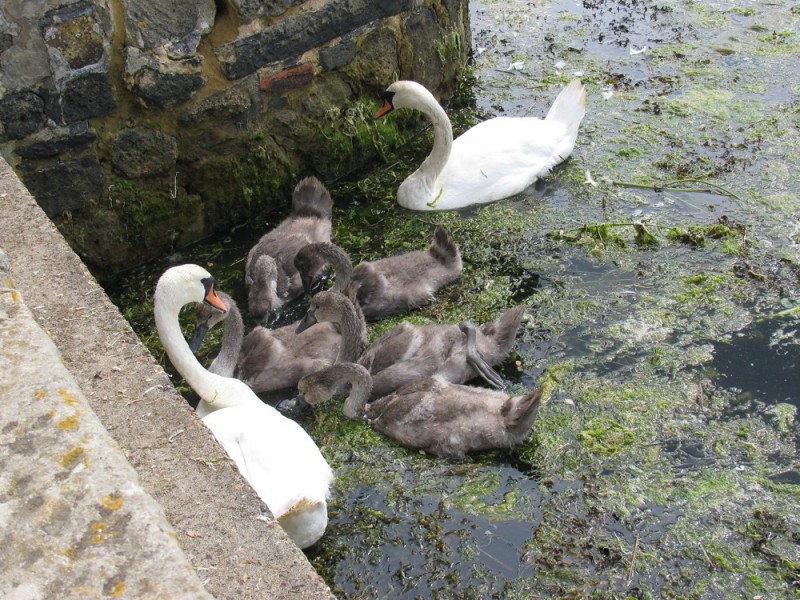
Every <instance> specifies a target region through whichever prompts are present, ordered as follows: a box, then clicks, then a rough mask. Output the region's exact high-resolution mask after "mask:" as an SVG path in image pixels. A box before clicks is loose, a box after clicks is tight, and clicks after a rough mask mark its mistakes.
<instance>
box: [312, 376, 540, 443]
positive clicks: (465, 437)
mask: <svg viewBox="0 0 800 600" xmlns="http://www.w3.org/2000/svg"><path fill="white" fill-rule="evenodd" d="M345 384H350V392H349V393H348V395H347V398H346V399H345V401H344V407H343V412H344V415H345V416H346V417H348V418H349V419H361V418H366V419H367V421H368V422H369V424H370V426H371V427H372V428H373V429H375V430H376V431H380V432H381V433H383V434H384V435H386V436H388V437H390V438H391V439H393V440H395V441H396V442H397V443H399V444H400V445H401V446H405V447H406V448H411V449H415V450H425V451H426V452H429V453H431V454H435V455H437V456H444V457H447V458H453V459H462V458H464V456H465V455H466V454H467V453H469V452H475V451H479V450H491V449H494V448H510V447H512V446H515V445H516V444H520V443H522V442H523V441H525V438H527V437H528V433H529V432H530V429H531V426H532V425H533V422H534V420H535V419H536V413H537V412H538V410H539V404H540V402H541V398H542V389H541V388H538V389H536V390H534V391H532V392H529V393H527V394H524V395H521V396H510V395H509V394H506V393H504V392H498V391H495V390H487V389H485V388H478V387H472V386H468V385H460V384H456V383H451V382H449V381H446V380H445V379H444V378H442V377H440V376H434V377H429V378H427V379H422V380H420V381H417V382H414V383H410V384H408V385H405V386H403V387H401V388H400V389H398V390H397V391H395V392H392V393H391V394H389V395H387V396H384V397H382V398H379V399H377V400H375V401H374V402H371V403H369V404H368V403H367V399H368V398H369V396H370V392H371V388H372V380H371V378H370V375H369V371H367V370H366V369H365V368H364V367H362V366H361V365H358V364H354V363H339V364H335V365H333V366H331V367H328V368H327V369H325V370H324V371H320V372H318V373H312V374H311V375H308V376H306V377H304V378H303V379H301V380H300V383H299V384H298V386H297V387H298V390H299V391H300V393H301V394H302V395H303V399H304V400H305V401H306V402H308V403H309V404H311V405H314V404H319V403H320V402H325V401H326V400H328V399H330V398H331V397H332V396H333V395H335V394H336V391H337V390H339V389H342V388H343V387H344V385H345Z"/></svg>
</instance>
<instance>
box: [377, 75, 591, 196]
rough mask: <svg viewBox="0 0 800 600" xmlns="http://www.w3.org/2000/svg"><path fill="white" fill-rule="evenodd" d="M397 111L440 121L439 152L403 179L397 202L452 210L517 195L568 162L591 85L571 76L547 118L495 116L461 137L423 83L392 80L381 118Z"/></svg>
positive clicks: (436, 133) (436, 137)
mask: <svg viewBox="0 0 800 600" xmlns="http://www.w3.org/2000/svg"><path fill="white" fill-rule="evenodd" d="M395 108H414V109H417V110H419V111H421V112H423V113H424V114H425V115H427V116H428V118H430V120H431V121H432V122H433V150H432V151H431V153H430V155H428V157H427V158H426V159H425V160H424V161H423V163H422V165H420V167H419V169H417V170H416V171H415V172H414V173H412V174H411V175H410V176H409V177H408V178H407V179H406V180H405V181H404V182H403V183H401V184H400V187H399V188H398V190H397V201H398V203H399V204H400V206H404V207H406V208H410V209H412V210H447V209H451V208H461V207H464V206H469V205H471V204H482V203H485V202H494V201H495V200H501V199H502V198H508V197H509V196H513V195H514V194H517V193H519V192H521V191H522V190H524V189H525V188H527V187H528V186H529V185H531V184H532V183H533V182H534V181H536V179H537V178H539V177H541V176H542V175H546V174H547V173H549V172H550V169H552V168H553V167H554V166H556V165H557V164H558V163H560V162H562V161H563V160H565V159H566V158H567V157H568V156H569V155H570V154H571V153H572V150H573V148H574V147H575V139H576V138H577V137H578V126H579V125H580V123H581V120H583V116H584V115H585V114H586V88H584V86H583V84H582V83H581V82H580V80H579V79H575V80H574V81H572V82H571V83H570V84H569V85H567V86H566V87H565V88H564V89H563V90H562V91H561V93H560V94H559V95H558V97H556V99H555V101H554V102H553V105H552V106H551V107H550V111H549V112H548V113H547V116H546V117H545V118H544V119H539V118H536V117H495V118H493V119H488V120H486V121H483V122H482V123H478V124H477V125H475V126H474V127H472V128H471V129H469V130H468V131H466V132H464V133H463V134H462V135H461V136H459V137H458V139H456V140H455V141H453V128H452V126H451V125H450V119H449V118H448V117H447V113H445V111H444V109H443V108H442V107H441V105H440V104H439V103H438V102H437V101H436V98H434V97H433V94H431V93H430V92H429V91H428V90H427V89H425V87H424V86H422V85H420V84H419V83H416V82H414V81H396V82H395V83H393V84H392V85H390V86H389V87H388V88H387V90H386V91H385V92H384V94H383V105H382V106H381V108H380V110H379V111H378V112H377V113H376V114H375V118H376V119H377V118H379V117H382V116H383V115H385V114H387V113H388V112H390V111H391V110H393V109H395Z"/></svg>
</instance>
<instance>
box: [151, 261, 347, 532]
mask: <svg viewBox="0 0 800 600" xmlns="http://www.w3.org/2000/svg"><path fill="white" fill-rule="evenodd" d="M203 301H205V302H207V303H209V304H211V305H213V306H215V307H216V308H218V309H220V310H222V311H224V310H226V307H225V304H223V302H222V301H221V300H220V299H219V297H218V296H217V295H216V293H215V291H214V279H213V277H211V275H210V274H209V273H208V271H206V270H205V269H203V268H202V267H199V266H197V265H191V264H188V265H181V266H178V267H172V268H171V269H168V270H167V271H166V272H165V273H164V274H163V275H162V276H161V278H160V279H159V280H158V285H157V286H156V292H155V296H154V312H155V320H156V328H157V329H158V335H159V337H160V338H161V343H162V344H163V346H164V349H165V350H166V352H167V355H168V356H169V359H170V361H172V364H173V366H174V367H175V369H177V371H178V372H179V373H180V374H181V375H182V376H183V378H184V379H185V380H186V381H187V382H188V383H189V385H191V386H192V389H194V391H195V392H197V393H198V395H199V396H200V398H201V399H202V400H201V402H200V405H198V410H197V412H198V414H200V416H201V417H202V418H203V423H205V425H206V426H207V427H208V428H209V429H210V430H211V432H212V433H213V434H214V437H216V438H217V440H218V441H219V443H220V444H221V445H222V447H223V448H225V451H226V452H227V453H228V455H229V456H230V457H231V458H232V459H233V461H234V462H235V463H236V466H237V467H238V469H239V471H240V472H241V473H242V475H243V476H244V477H245V479H247V481H248V482H249V483H250V485H251V486H252V487H253V489H254V490H255V491H256V492H257V493H258V495H259V496H260V497H261V499H262V500H263V501H264V502H265V503H266V505H267V506H268V507H269V509H270V511H272V514H273V515H274V516H275V518H276V519H277V520H278V522H279V523H280V524H281V526H282V527H283V528H284V530H285V531H286V533H287V534H288V535H289V537H290V538H291V539H292V540H293V541H294V542H295V543H296V544H297V545H298V546H300V547H301V548H306V547H308V546H310V545H312V544H313V543H314V542H316V541H317V540H319V538H320V537H322V534H323V533H324V532H325V528H326V527H327V524H328V507H327V498H328V495H329V489H330V484H331V482H332V480H333V473H332V472H331V468H330V466H329V465H328V463H327V462H326V461H325V458H323V456H322V454H321V453H320V451H319V448H317V446H316V444H315V443H314V441H313V440H312V439H311V437H309V435H308V434H307V433H306V432H305V430H304V429H303V428H302V427H301V426H300V425H298V424H297V423H296V422H294V421H292V420H291V419H287V418H286V417H284V416H283V415H281V414H280V413H279V412H278V411H277V410H275V409H274V408H272V407H271V406H269V405H267V404H264V403H263V402H261V400H259V398H258V396H256V395H255V393H254V392H253V391H252V390H251V389H250V388H249V387H248V386H247V384H245V383H244V382H242V381H239V380H238V379H233V378H230V377H222V376H220V375H215V374H213V373H209V372H208V371H207V370H206V369H204V368H203V366H202V365H201V364H200V363H199V362H198V360H197V359H196V358H195V356H194V354H192V351H191V350H190V349H189V344H188V343H187V342H186V340H185V339H184V337H183V333H182V331H181V328H180V324H179V322H178V313H179V312H180V309H181V307H182V306H184V305H185V304H189V303H195V302H203Z"/></svg>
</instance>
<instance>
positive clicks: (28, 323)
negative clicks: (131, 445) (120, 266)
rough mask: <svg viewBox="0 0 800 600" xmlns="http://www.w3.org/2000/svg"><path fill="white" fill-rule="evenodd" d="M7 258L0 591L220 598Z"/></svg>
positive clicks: (0, 420) (0, 342)
mask: <svg viewBox="0 0 800 600" xmlns="http://www.w3.org/2000/svg"><path fill="white" fill-rule="evenodd" d="M4 259H5V260H4ZM3 263H5V264H3ZM7 267H8V261H7V259H6V257H5V255H4V254H3V252H2V250H0V349H2V350H0V396H2V398H3V401H2V402H0V530H2V531H3V537H2V543H0V565H1V566H0V573H2V575H0V597H3V598H20V599H25V600H37V599H43V600H44V599H46V598H100V597H127V598H145V597H147V598H154V599H155V598H164V599H171V598H187V599H188V598H192V599H194V598H211V596H210V595H209V594H208V593H207V592H206V591H205V590H204V589H203V586H202V584H201V583H200V580H199V578H198V577H197V574H196V573H195V571H194V569H193V568H192V566H191V564H190V563H189V561H188V560H187V558H186V556H185V555H184V554H183V551H182V550H181V548H180V546H179V545H178V542H177V539H176V536H175V533H174V531H173V530H172V527H171V526H170V525H169V523H168V522H167V519H166V517H165V516H164V513H163V511H162V510H161V507H160V506H159V505H158V503H157V502H156V501H155V500H154V499H153V498H152V497H151V496H150V495H149V494H147V493H145V492H144V490H143V489H142V488H141V487H140V486H139V483H138V477H137V475H136V472H135V471H134V470H133V467H131V465H130V463H128V461H127V460H126V459H125V456H124V455H123V454H122V450H121V449H120V448H119V446H117V444H116V443H115V442H114V440H113V439H111V436H109V435H108V432H107V431H106V430H105V428H104V427H103V426H102V425H101V423H100V421H99V420H98V418H97V416H96V415H95V414H94V412H93V411H92V409H91V408H90V407H89V405H88V403H87V401H86V398H85V397H84V395H83V392H82V391H81V389H80V387H79V386H78V384H77V383H76V381H75V379H74V378H73V377H72V375H70V373H69V371H68V370H67V368H66V367H65V366H64V364H63V362H62V361H61V356H60V354H59V353H58V350H57V349H56V347H55V345H54V344H53V341H52V340H51V339H50V338H49V337H48V336H47V334H46V333H45V332H44V331H42V329H41V327H39V325H38V324H37V323H36V321H34V319H33V315H32V314H31V312H30V310H28V307H27V306H26V305H25V303H24V299H23V297H22V295H21V294H20V293H19V291H17V290H16V289H14V288H13V285H12V284H11V278H10V277H9V276H8V270H7Z"/></svg>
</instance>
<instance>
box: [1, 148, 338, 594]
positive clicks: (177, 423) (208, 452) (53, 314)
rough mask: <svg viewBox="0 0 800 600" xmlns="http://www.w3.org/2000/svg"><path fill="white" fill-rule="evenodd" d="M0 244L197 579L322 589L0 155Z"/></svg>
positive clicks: (237, 590)
mask: <svg viewBox="0 0 800 600" xmlns="http://www.w3.org/2000/svg"><path fill="white" fill-rule="evenodd" d="M0 247H3V248H4V250H5V251H6V252H7V253H8V256H9V258H10V260H11V265H12V276H13V282H14V286H15V288H16V289H17V290H19V291H20V292H21V293H22V295H23V297H24V298H25V303H26V304H27V306H28V307H30V309H31V311H32V313H33V315H34V317H35V318H36V320H37V322H38V323H39V325H40V326H41V327H42V328H44V329H45V331H47V332H48V333H49V334H50V336H51V337H52V339H53V341H54V342H55V344H56V346H57V347H58V349H59V351H60V353H61V356H62V358H63V362H64V365H65V366H66V367H67V369H68V370H69V371H70V372H71V373H72V375H73V377H74V378H75V380H76V382H77V384H78V386H79V388H80V389H82V390H83V393H84V395H85V397H86V398H87V400H88V401H89V404H90V405H91V407H92V409H93V410H94V412H95V413H96V414H97V416H98V417H99V418H100V421H101V422H102V424H103V425H104V426H105V428H106V429H107V430H108V431H109V432H110V433H111V435H112V436H113V438H114V439H115V440H116V442H117V443H118V444H119V445H120V446H121V447H122V449H123V451H124V453H125V455H126V457H127V459H128V461H129V462H130V464H131V465H132V466H133V467H134V468H135V469H136V472H137V473H138V475H139V480H140V482H141V486H142V488H143V489H144V490H145V491H146V492H147V493H149V494H151V495H152V496H153V497H154V498H155V499H156V500H157V501H158V502H159V504H160V505H161V507H162V508H163V510H164V513H165V515H166V517H167V520H168V521H169V523H171V525H172V527H173V528H174V531H175V533H176V534H177V538H178V541H179V542H180V544H181V546H182V547H183V549H184V552H185V554H186V556H187V557H188V559H189V561H190V563H191V564H192V565H193V566H194V568H195V570H196V571H197V573H198V575H199V577H200V580H201V582H202V583H203V584H204V586H205V588H206V590H208V592H210V593H211V594H212V595H214V596H215V597H216V598H220V599H223V598H231V599H236V600H244V599H248V598H258V599H263V598H276V599H279V598H312V599H313V598H331V597H332V594H331V592H330V590H329V589H328V587H327V586H326V585H325V583H324V582H323V581H322V579H321V578H320V577H319V576H318V575H317V574H316V572H315V571H314V570H313V568H312V567H311V565H310V564H309V562H308V560H307V559H306V557H305V555H304V554H303V553H302V551H300V550H299V549H298V548H297V546H295V545H294V544H292V542H291V541H290V540H289V538H288V537H287V536H286V535H285V533H284V532H283V530H282V529H281V527H280V525H278V524H277V522H276V521H275V520H274V519H273V518H272V517H271V515H269V514H268V513H264V512H262V508H261V503H260V501H259V499H258V497H257V496H256V494H255V493H254V492H253V491H252V490H251V489H250V488H249V486H248V485H247V484H246V482H245V481H244V479H243V478H242V477H241V476H240V475H239V473H238V471H236V470H235V468H234V467H233V463H232V462H231V461H230V460H229V459H228V458H227V457H226V456H225V453H224V451H223V450H222V448H220V447H219V445H218V444H217V443H216V441H215V440H214V439H213V437H212V436H211V434H210V432H209V431H208V430H207V429H206V427H205V426H204V425H203V423H202V421H200V419H199V418H198V417H197V416H196V415H195V414H194V411H192V409H191V408H190V407H189V406H188V404H187V403H186V402H185V401H184V399H183V398H182V397H181V396H180V394H178V392H177V391H176V390H175V388H174V387H173V386H172V383H171V382H170V380H169V377H168V376H167V374H166V373H165V372H164V370H163V369H162V368H161V366H159V365H158V364H157V363H156V361H155V360H154V359H153V357H152V356H151V355H150V353H149V352H148V351H147V349H146V348H145V347H144V346H143V345H142V344H141V342H140V341H139V339H138V338H137V337H136V335H135V334H134V333H133V331H132V330H131V329H130V326H129V325H128V323H127V322H126V321H125V319H124V318H123V317H122V315H120V313H119V311H118V310H117V309H116V307H115V306H114V305H113V304H112V303H111V301H110V300H109V299H108V297H107V296H106V295H105V293H104V291H103V289H102V288H101V287H100V286H99V285H98V284H97V282H96V281H95V280H94V278H93V277H92V276H91V274H90V273H89V272H88V270H87V269H86V267H85V266H84V265H83V263H82V262H81V261H80V259H79V258H78V257H77V256H76V255H75V254H74V253H73V252H72V251H71V250H70V248H69V247H68V246H67V244H66V242H65V241H64V239H63V238H62V237H61V236H60V235H59V234H58V231H57V230H56V229H55V227H54V226H53V224H52V222H51V221H50V220H49V219H48V218H47V217H46V216H45V214H44V212H43V211H42V210H41V209H40V208H39V207H38V205H37V204H36V202H35V201H34V200H33V198H32V197H31V196H30V194H29V193H28V192H27V190H26V189H25V188H24V186H23V185H22V184H21V183H20V181H19V179H18V178H17V177H16V175H15V174H14V172H13V171H12V170H11V168H10V167H9V165H8V164H7V163H6V162H5V161H3V160H2V159H0ZM154 284H155V282H154ZM152 292H153V289H143V290H142V294H143V295H145V294H152ZM57 397H58V396H57ZM6 493H7V492H6ZM67 515H68V513H67ZM43 535H46V532H44V533H43ZM176 571H177V569H176Z"/></svg>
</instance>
